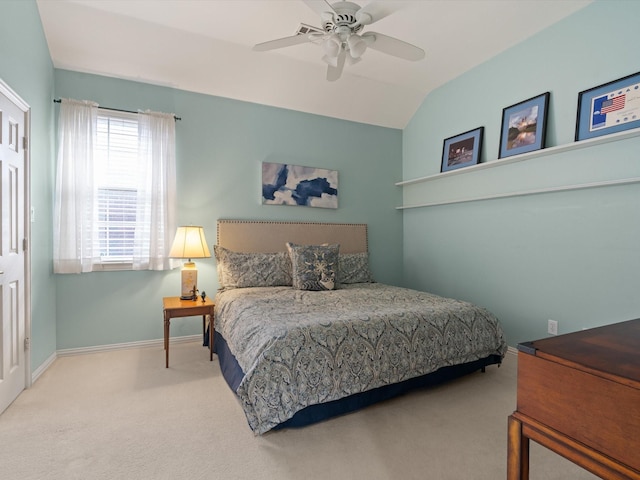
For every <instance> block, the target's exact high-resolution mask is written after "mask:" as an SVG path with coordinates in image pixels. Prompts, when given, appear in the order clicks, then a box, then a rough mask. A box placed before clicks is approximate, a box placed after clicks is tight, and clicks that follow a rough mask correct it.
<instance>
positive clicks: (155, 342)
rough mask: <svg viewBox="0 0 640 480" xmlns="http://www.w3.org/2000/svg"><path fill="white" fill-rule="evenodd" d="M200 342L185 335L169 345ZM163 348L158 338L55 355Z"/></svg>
mask: <svg viewBox="0 0 640 480" xmlns="http://www.w3.org/2000/svg"><path fill="white" fill-rule="evenodd" d="M196 341H202V334H197V335H186V336H184V337H171V343H172V344H175V343H187V342H196ZM162 346H164V340H163V339H161V338H158V339H157V340H141V341H139V342H127V343H113V344H111V345H97V346H95V347H79V348H65V349H62V350H58V351H57V352H56V353H57V354H58V356H59V357H71V356H73V355H85V354H88V353H98V352H108V351H111V350H125V349H129V348H142V347H162Z"/></svg>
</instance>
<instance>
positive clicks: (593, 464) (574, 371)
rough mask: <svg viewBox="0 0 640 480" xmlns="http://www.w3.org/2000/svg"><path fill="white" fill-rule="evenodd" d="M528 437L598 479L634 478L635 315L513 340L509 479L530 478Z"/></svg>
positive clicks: (639, 399) (638, 443)
mask: <svg viewBox="0 0 640 480" xmlns="http://www.w3.org/2000/svg"><path fill="white" fill-rule="evenodd" d="M530 439H531V440H534V441H535V442H537V443H539V444H541V445H544V446H545V447H547V448H549V449H550V450H552V451H554V452H556V453H557V454H559V455H562V456H564V457H566V458H567V459H569V460H571V461H572V462H574V463H576V464H578V465H580V466H581V467H583V468H585V469H587V470H589V471H590V472H592V473H594V474H595V475H598V476H599V477H601V478H604V479H607V480H608V479H635V480H640V319H637V320H631V321H628V322H622V323H616V324H612V325H607V326H604V327H599V328H593V329H589V330H582V331H579V332H575V333H569V334H566V335H560V336H557V337H551V338H546V339H543V340H537V341H534V342H527V343H523V344H520V345H518V402H517V410H516V411H515V412H514V413H513V415H511V416H509V427H508V460H507V478H508V479H509V480H516V479H517V480H526V479H528V478H529V440H530ZM533 468H535V466H533Z"/></svg>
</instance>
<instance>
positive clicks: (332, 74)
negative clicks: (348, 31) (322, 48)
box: [327, 49, 347, 82]
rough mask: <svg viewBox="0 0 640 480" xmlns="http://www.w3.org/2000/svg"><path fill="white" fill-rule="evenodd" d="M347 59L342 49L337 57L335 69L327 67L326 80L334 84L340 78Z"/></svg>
mask: <svg viewBox="0 0 640 480" xmlns="http://www.w3.org/2000/svg"><path fill="white" fill-rule="evenodd" d="M346 59H347V52H346V51H345V50H344V49H343V50H342V51H341V52H340V54H339V55H338V65H337V66H336V67H334V66H332V65H329V66H328V67H327V80H329V81H330V82H335V81H336V80H338V79H339V78H340V77H341V76H342V70H344V62H345V60H346Z"/></svg>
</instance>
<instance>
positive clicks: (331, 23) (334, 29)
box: [253, 0, 425, 81]
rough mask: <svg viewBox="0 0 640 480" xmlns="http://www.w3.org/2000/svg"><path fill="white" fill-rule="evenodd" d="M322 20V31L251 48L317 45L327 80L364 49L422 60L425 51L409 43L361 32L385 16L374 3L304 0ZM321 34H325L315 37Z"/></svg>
mask: <svg viewBox="0 0 640 480" xmlns="http://www.w3.org/2000/svg"><path fill="white" fill-rule="evenodd" d="M303 2H304V3H305V4H306V5H307V6H308V7H309V8H311V9H312V10H313V11H315V12H316V13H317V14H318V15H319V16H320V19H321V20H322V29H319V28H317V27H311V29H312V30H313V31H312V32H311V33H300V34H298V35H294V36H292V37H285V38H280V39H277V40H271V41H268V42H264V43H259V44H257V45H255V46H254V47H253V49H254V50H255V51H259V52H264V51H268V50H274V49H277V48H284V47H289V46H292V45H299V44H302V43H316V44H320V45H321V46H322V49H323V51H324V53H325V55H324V56H323V57H322V60H323V61H324V62H326V63H327V64H328V67H327V80H329V81H335V80H337V79H339V78H340V76H341V75H342V71H343V69H344V65H345V63H347V64H349V65H353V64H355V63H357V62H359V61H360V60H361V57H362V55H363V54H364V53H365V51H366V50H367V48H371V49H373V50H377V51H379V52H382V53H386V54H387V55H392V56H394V57H398V58H402V59H404V60H410V61H418V60H422V59H423V58H424V56H425V54H424V50H422V49H421V48H419V47H416V46H415V45H411V44H410V43H407V42H404V41H402V40H398V39H397V38H394V37H389V36H388V35H383V34H380V33H376V32H366V33H363V34H362V35H360V34H359V33H358V32H360V31H361V30H362V29H363V28H364V27H365V26H366V25H370V24H372V23H374V22H376V21H378V20H380V19H382V18H384V17H385V16H386V15H385V13H384V11H383V9H382V8H381V7H379V5H378V4H376V3H375V2H373V3H370V4H368V5H366V6H365V7H362V8H361V7H360V6H359V5H357V4H355V3H353V2H347V1H341V2H336V3H334V4H329V3H328V2H327V1H326V0H303ZM320 30H323V31H324V32H325V33H324V34H323V33H317V32H318V31H320Z"/></svg>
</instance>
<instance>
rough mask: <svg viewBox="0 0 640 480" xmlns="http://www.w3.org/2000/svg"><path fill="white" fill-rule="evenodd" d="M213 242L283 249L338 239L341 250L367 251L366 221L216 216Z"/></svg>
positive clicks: (257, 249) (237, 247)
mask: <svg viewBox="0 0 640 480" xmlns="http://www.w3.org/2000/svg"><path fill="white" fill-rule="evenodd" d="M217 223H218V231H217V237H216V238H217V244H218V245H220V246H222V247H225V248H228V249H230V250H233V251H237V252H275V251H284V250H286V247H285V243H286V242H293V243H300V244H321V243H339V244H340V252H341V253H356V252H366V251H368V240H367V233H368V232H367V224H365V223H323V222H284V221H264V220H234V219H219V220H218V222H217Z"/></svg>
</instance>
